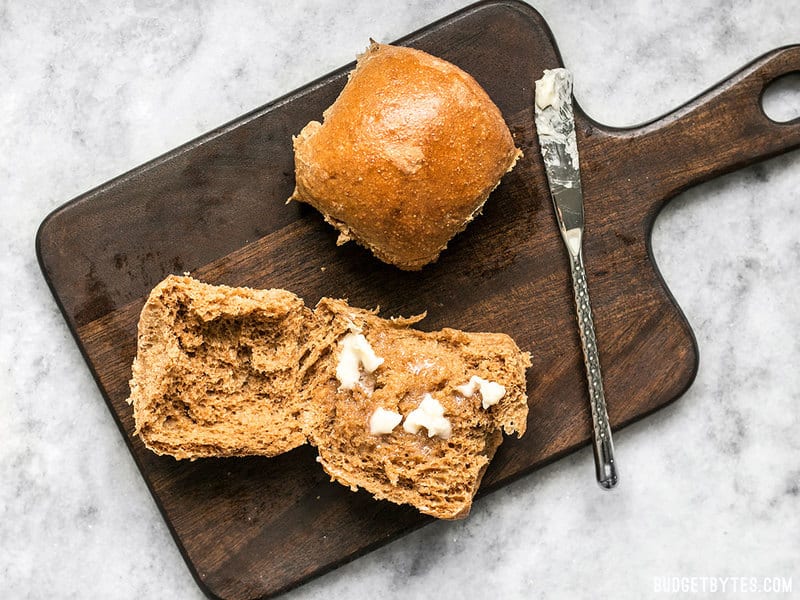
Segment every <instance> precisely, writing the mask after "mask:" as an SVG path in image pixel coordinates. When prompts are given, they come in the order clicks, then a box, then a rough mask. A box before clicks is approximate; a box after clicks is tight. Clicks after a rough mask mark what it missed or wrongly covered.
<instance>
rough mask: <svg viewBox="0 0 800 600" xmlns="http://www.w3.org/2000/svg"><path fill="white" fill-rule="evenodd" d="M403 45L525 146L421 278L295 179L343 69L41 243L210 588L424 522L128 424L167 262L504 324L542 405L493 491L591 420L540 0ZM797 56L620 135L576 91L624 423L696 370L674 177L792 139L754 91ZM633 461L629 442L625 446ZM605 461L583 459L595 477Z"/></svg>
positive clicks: (256, 580)
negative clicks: (142, 313) (557, 215)
mask: <svg viewBox="0 0 800 600" xmlns="http://www.w3.org/2000/svg"><path fill="white" fill-rule="evenodd" d="M402 43H405V44H409V45H412V46H415V47H417V48H421V49H423V50H426V51H428V52H431V53H433V54H436V55H438V56H441V57H443V58H445V59H447V60H449V61H451V62H453V63H455V64H457V65H459V66H461V67H462V68H463V69H465V70H466V71H468V72H469V73H471V74H472V75H473V76H474V77H475V78H476V79H477V80H478V82H479V83H480V84H481V85H483V86H484V88H486V90H487V91H488V93H489V94H490V96H491V97H492V98H493V99H494V100H495V101H496V103H497V104H498V106H499V107H500V109H501V110H502V112H503V115H504V116H505V118H506V120H507V122H508V123H509V126H510V128H511V130H512V133H513V134H514V138H515V139H516V141H517V144H518V145H519V146H520V147H521V148H522V149H523V150H524V152H525V158H524V159H523V160H522V161H521V162H520V163H519V164H518V166H517V168H516V169H515V170H514V171H513V172H512V173H511V174H509V175H508V176H506V178H505V179H504V181H503V183H502V185H501V186H500V187H499V188H498V189H497V190H496V191H495V192H494V194H493V196H492V197H491V199H490V201H489V202H488V203H487V206H486V209H485V211H484V214H483V215H482V216H481V217H479V218H478V219H476V220H475V222H474V223H473V224H471V225H470V226H469V228H468V230H467V231H466V232H465V233H464V234H462V235H460V236H458V237H457V238H456V239H455V240H454V241H453V242H452V243H451V245H450V247H449V249H448V250H447V251H446V252H445V253H444V254H443V255H442V257H441V258H440V260H439V261H438V262H437V263H436V264H434V265H432V266H429V267H427V268H425V269H424V270H423V271H421V272H419V273H405V272H401V271H398V270H396V269H394V268H392V267H389V266H386V265H384V264H382V263H380V262H378V261H376V260H375V259H374V258H372V256H371V255H370V254H369V253H368V252H366V251H364V250H363V249H361V248H359V247H357V246H354V245H349V246H345V247H342V248H337V247H336V245H335V239H336V233H335V232H334V231H333V230H332V228H330V227H329V226H327V225H326V224H325V223H324V222H323V221H322V219H321V218H320V216H319V215H318V214H317V213H316V212H315V211H313V210H312V209H309V208H308V207H305V206H302V205H299V204H297V203H293V204H291V205H289V206H286V205H285V204H284V200H285V199H286V198H287V197H288V196H289V194H290V193H291V191H292V188H293V185H294V181H293V162H292V152H291V135H292V134H296V133H297V132H299V131H300V129H301V128H302V126H303V125H304V124H305V123H306V122H307V121H309V120H311V119H319V118H320V116H321V114H322V111H323V109H324V108H325V107H327V106H328V105H329V104H330V103H331V102H332V101H333V99H334V98H335V97H336V96H337V94H338V93H339V91H340V90H341V88H342V86H343V85H344V81H345V73H346V71H347V70H349V68H350V65H348V66H347V67H344V68H343V69H341V70H339V71H337V72H335V73H333V74H331V75H330V76H328V77H325V78H323V79H321V80H319V81H317V82H314V83H312V84H310V85H309V86H307V87H305V88H303V89H301V90H298V91H297V92H295V93H293V94H290V95H289V96H287V97H285V98H282V99H280V100H278V101H276V102H273V103H271V104H268V105H266V106H264V107H262V108H260V109H258V110H256V111H254V112H253V113H250V114H249V115H246V116H244V117H242V118H241V119H238V120H237V121H234V122H232V123H230V124H228V125H225V126H223V127H221V128H220V129H218V130H216V131H213V132H211V133H209V134H207V135H205V136H203V137H201V138H199V139H197V140H195V141H193V142H191V143H189V144H187V145H185V146H183V147H181V148H179V149H177V150H175V151H174V152H171V153H169V154H167V155H165V156H163V157H161V158H159V159H156V160H155V161H153V162H151V163H148V164H146V165H144V166H142V167H140V168H138V169H135V170H134V171H132V172H130V173H128V174H126V175H124V176H122V177H120V178H118V179H115V180H113V181H111V182H109V183H107V184H105V185H103V186H101V187H99V188H97V189H95V190H93V191H91V192H88V193H87V194H84V195H83V196H81V197H79V198H77V199H75V200H73V201H72V202H70V203H69V204H67V205H65V206H64V207H62V208H60V209H58V210H57V211H55V212H54V213H53V214H52V215H50V216H49V217H48V218H47V219H46V220H45V222H44V223H43V224H42V226H41V228H40V231H39V234H38V237H37V252H38V254H39V260H40V264H41V267H42V270H43V272H44V275H45V277H46V279H47V281H48V283H49V285H50V286H51V289H52V291H53V293H54V295H55V297H56V300H57V302H58V303H59V305H60V307H61V309H62V311H63V313H64V316H65V318H66V320H67V322H68V324H69V327H70V329H71V330H72V332H73V334H74V335H75V338H76V340H77V342H78V344H79V346H80V347H81V350H82V351H83V353H84V355H85V357H86V360H87V362H88V364H89V366H90V368H91V369H92V372H93V374H94V375H95V377H96V379H97V381H98V384H99V385H100V388H101V390H102V391H103V394H104V396H105V398H106V400H107V402H108V404H109V407H110V408H111V412H112V414H113V415H114V417H115V418H116V420H117V422H118V424H119V427H120V429H121V431H122V433H123V435H124V436H125V439H126V440H127V442H128V444H129V446H130V449H131V452H132V453H133V455H134V457H135V459H136V462H137V464H138V466H139V468H140V470H141V472H142V474H143V476H144V479H145V481H146V482H147V485H148V486H149V487H150V490H151V491H152V493H153V495H154V497H155V498H156V501H157V503H158V505H159V507H160V508H161V510H162V512H163V514H164V518H165V519H166V521H167V523H168V525H169V527H170V529H171V531H172V533H173V535H174V536H175V539H176V541H177V543H178V545H179V547H180V549H181V552H182V553H183V555H184V557H185V558H186V560H187V563H188V564H189V567H190V568H191V570H192V572H193V574H194V575H195V577H196V579H197V581H198V582H199V583H200V585H201V586H202V587H203V589H204V590H205V591H206V592H207V593H208V594H209V595H211V596H214V597H221V598H232V599H233V598H236V599H239V598H258V597H265V596H269V595H272V594H276V593H278V592H280V591H283V590H286V589H288V588H290V587H292V586H295V585H297V584H298V583H300V582H302V581H304V580H306V579H308V578H309V577H312V576H315V575H319V574H320V573H322V572H324V571H326V570H328V569H330V568H333V567H334V566H336V565H338V564H340V563H342V562H343V561H346V560H350V559H352V558H353V557H356V556H358V555H360V554H363V553H364V552H366V551H368V550H370V549H372V548H374V547H377V546H379V545H381V544H384V543H386V542H387V541H389V540H391V539H393V538H395V537H397V536H398V535H401V534H403V533H406V532H408V531H410V530H411V529H413V528H415V527H418V526H420V525H421V524H424V523H426V522H428V520H429V519H427V518H425V517H421V516H420V515H419V514H418V513H416V511H414V510H412V509H409V508H404V507H397V506H393V505H391V504H388V503H386V502H377V501H374V500H372V499H371V498H370V497H369V495H368V494H366V493H364V492H359V493H351V492H350V491H348V490H347V489H345V488H344V487H341V486H339V485H335V484H332V483H330V482H329V481H328V480H327V477H325V475H324V474H323V472H322V470H321V469H319V468H318V466H317V465H316V464H315V462H314V452H313V450H311V449H310V448H301V449H298V450H295V451H293V452H290V453H288V454H286V455H284V456H281V457H277V458H273V459H264V458H248V459H220V460H201V461H197V462H194V463H190V462H180V463H178V462H176V461H174V460H172V459H170V458H165V457H158V456H155V455H154V454H152V453H150V452H148V451H147V450H146V449H144V447H143V446H142V444H141V443H140V441H139V440H138V439H134V438H133V437H132V435H131V434H132V431H133V420H132V415H131V410H130V408H129V407H128V405H127V404H126V402H125V398H126V397H127V395H128V378H129V377H130V365H131V360H132V359H133V356H134V353H135V350H136V321H137V318H138V312H139V310H140V308H141V306H142V304H143V301H144V297H145V296H146V295H147V293H148V292H149V291H150V289H151V288H152V286H153V285H155V284H156V283H157V282H158V281H160V280H161V279H162V278H163V277H165V276H166V275H167V274H169V273H175V272H183V271H191V272H192V273H193V275H195V276H197V277H199V278H201V279H203V280H206V281H209V282H214V283H227V284H234V285H250V286H254V287H282V288H287V289H289V290H292V291H293V292H295V293H297V294H299V295H300V296H302V297H304V298H305V300H306V301H307V302H308V303H309V304H313V303H315V302H316V301H317V300H318V299H319V298H320V297H322V296H334V297H347V298H349V299H350V301H351V303H353V304H354V305H357V306H363V307H375V306H378V305H380V307H381V310H382V314H384V315H398V314H402V315H409V314H415V313H419V312H422V311H425V310H427V311H428V318H427V319H426V320H425V321H424V322H423V323H422V324H421V327H422V328H423V329H425V328H427V329H435V328H440V327H443V326H453V327H458V328H461V329H466V330H475V331H503V332H506V333H509V334H511V335H512V336H513V337H514V338H515V339H516V340H517V342H518V344H519V345H520V346H521V347H522V348H523V349H525V350H529V351H531V352H532V353H533V367H532V368H531V369H530V371H529V378H528V393H529V396H530V409H531V410H530V418H529V423H528V433H527V434H526V435H525V436H524V438H523V439H522V440H516V439H509V440H507V441H506V442H505V444H504V445H503V446H502V447H501V449H500V451H499V452H498V454H497V456H496V458H495V460H494V462H493V463H492V465H491V467H490V469H489V471H488V472H487V474H486V477H485V479H484V484H483V487H482V493H485V492H486V491H488V490H491V489H495V488H497V487H499V486H501V485H504V484H506V483H508V482H509V481H511V480H512V479H514V478H516V477H519V476H521V475H523V474H525V473H528V472H530V471H532V470H534V469H536V468H538V467H540V466H542V465H544V464H545V463H547V462H549V461H552V460H554V459H556V458H558V457H560V456H563V455H564V454H566V453H568V452H571V451H573V450H575V449H576V448H578V447H580V446H582V445H584V444H586V443H587V442H588V441H589V438H590V417H589V412H588V404H587V400H586V392H585V382H584V374H583V370H582V369H583V367H582V362H581V356H580V345H579V339H578V333H577V328H576V327H575V324H574V319H575V317H574V313H573V305H572V297H571V287H570V282H569V270H568V264H567V259H566V256H565V253H564V250H563V248H562V245H561V240H560V238H559V235H558V233H557V229H556V225H555V221H554V217H553V211H552V207H551V202H550V199H549V195H548V192H547V187H546V182H545V177H544V171H543V166H542V164H541V161H540V158H539V151H538V145H537V142H536V136H535V132H534V129H533V118H532V117H533V115H532V110H531V107H532V99H533V98H532V94H533V91H532V90H533V86H532V82H533V81H534V79H536V78H538V77H539V76H540V75H541V72H542V70H543V69H545V68H553V67H556V66H560V64H561V60H560V57H559V55H558V51H557V49H556V46H555V43H554V41H553V39H552V36H551V34H550V32H549V30H548V28H547V26H546V24H545V23H544V21H543V20H542V19H541V17H540V16H539V15H538V14H537V13H536V12H535V11H534V10H533V9H531V8H530V7H528V6H527V5H523V4H521V3H516V2H513V1H506V2H490V3H484V4H480V5H476V6H474V7H471V8H468V9H466V10H464V11H462V12H460V13H457V14H455V15H453V16H451V17H449V18H447V19H444V20H443V21H440V22H438V23H435V24H433V25H431V26H430V27H428V28H426V29H424V30H422V31H419V32H417V33H415V34H413V35H411V36H409V37H408V38H406V39H404V40H402ZM799 69H800V47H798V46H794V47H789V48H783V49H780V50H776V51H774V52H772V53H770V54H768V55H766V56H764V57H762V58H761V59H759V60H757V61H755V62H754V63H752V64H751V65H749V66H748V67H746V68H744V69H743V70H742V71H740V72H739V73H737V74H735V75H734V76H732V77H731V78H730V79H728V80H727V81H725V82H723V83H721V84H719V85H718V86H717V87H715V88H714V89H712V90H711V91H709V92H707V93H706V94H704V95H702V96H700V97H698V98H697V99H695V100H694V101H692V102H690V103H689V104H687V105H686V106H684V107H682V108H681V109H679V110H677V111H675V112H674V113H672V114H670V115H668V116H666V117H664V118H662V119H659V120H657V121H655V122H653V123H649V124H646V125H644V126H641V127H637V128H633V129H626V130H621V129H611V128H608V127H604V126H602V125H600V124H598V123H596V122H593V121H592V120H591V119H589V118H588V117H587V116H586V115H585V114H584V113H583V112H582V111H581V110H580V108H579V107H576V120H577V124H578V143H579V148H580V152H581V162H582V167H583V184H584V191H585V199H586V222H587V233H586V236H587V237H586V242H585V243H586V246H585V254H586V264H587V271H588V279H589V287H590V289H591V290H592V298H593V303H594V308H595V318H596V328H597V337H598V345H599V349H600V355H601V357H602V362H603V365H604V368H605V383H606V394H607V397H608V408H609V414H610V418H611V421H612V423H613V424H614V426H615V427H617V428H619V427H622V426H624V425H626V424H628V423H630V422H632V421H634V420H636V419H639V418H641V417H643V416H644V415H647V414H648V413H650V412H652V411H654V410H656V409H658V408H660V407H662V406H664V405H666V404H667V403H669V402H671V401H673V400H674V399H676V398H677V397H678V396H679V395H680V394H681V393H683V392H684V391H685V390H686V389H687V387H688V386H689V385H690V384H691V382H692V379H693V378H694V375H695V372H696V369H697V347H696V344H695V341H694V338H693V335H692V332H691V330H690V328H689V326H688V324H687V323H686V321H685V319H684V318H683V316H682V314H681V312H680V310H679V309H678V307H677V306H676V305H675V303H674V301H673V300H672V298H671V296H670V294H669V291H668V290H667V289H666V288H665V286H664V284H663V281H662V280H661V278H660V276H659V274H658V270H657V268H656V266H655V264H654V263H653V260H652V256H651V253H650V230H651V227H652V224H653V220H654V218H655V216H656V214H657V213H658V211H659V210H660V208H661V207H662V206H663V205H664V203H665V202H666V201H667V200H668V199H669V198H671V197H672V196H674V195H675V194H676V193H678V192H679V191H681V190H682V189H684V188H686V187H688V186H690V185H692V184H695V183H698V182H700V181H703V180H705V179H708V178H710V177H713V176H715V175H718V174H720V173H723V172H725V171H728V170H731V169H735V168H737V167H740V166H743V165H746V164H750V163H752V162H754V161H756V160H760V159H764V158H767V157H769V156H772V155H775V154H778V153H781V152H785V151H787V150H790V149H792V148H796V147H798V145H800V122H798V121H794V122H791V123H787V124H783V125H779V124H776V123H773V122H771V121H769V120H768V119H767V118H766V117H765V116H764V114H763V112H762V110H761V105H760V97H761V93H762V91H763V89H764V87H765V86H766V85H767V84H768V83H769V82H771V81H772V80H773V79H775V78H776V77H778V76H780V75H782V74H785V73H788V72H791V71H796V70H799ZM621 460H622V461H623V462H624V456H623V457H622V458H621ZM586 477H587V478H590V477H592V474H591V473H587V474H586Z"/></svg>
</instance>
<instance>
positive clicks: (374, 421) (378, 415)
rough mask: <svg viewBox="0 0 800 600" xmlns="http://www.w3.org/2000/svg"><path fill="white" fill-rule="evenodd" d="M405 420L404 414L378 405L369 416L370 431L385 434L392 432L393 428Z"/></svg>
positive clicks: (373, 433) (374, 433)
mask: <svg viewBox="0 0 800 600" xmlns="http://www.w3.org/2000/svg"><path fill="white" fill-rule="evenodd" d="M402 420H403V415H401V414H400V413H396V412H394V411H391V410H386V409H385V408H382V407H380V406H379V407H378V408H376V409H375V412H374V413H372V416H371V417H370V418H369V432H370V433H371V434H372V435H385V434H387V433H392V430H393V429H394V428H395V427H397V426H398V425H399V424H400V421H402Z"/></svg>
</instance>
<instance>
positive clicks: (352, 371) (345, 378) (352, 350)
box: [336, 333, 383, 390]
mask: <svg viewBox="0 0 800 600" xmlns="http://www.w3.org/2000/svg"><path fill="white" fill-rule="evenodd" d="M382 364H383V359H382V358H380V357H379V356H377V355H376V354H375V351H374V350H373V349H372V346H370V345H369V342H368V341H367V338H365V337H364V335H363V334H361V333H348V334H347V335H346V336H344V339H342V343H341V351H340V352H339V363H338V364H337V365H336V379H338V380H339V389H342V390H352V389H355V387H356V384H357V383H358V380H359V379H360V378H361V369H362V368H363V369H364V372H365V373H372V372H373V371H375V369H377V368H378V367H380V366H381V365H382Z"/></svg>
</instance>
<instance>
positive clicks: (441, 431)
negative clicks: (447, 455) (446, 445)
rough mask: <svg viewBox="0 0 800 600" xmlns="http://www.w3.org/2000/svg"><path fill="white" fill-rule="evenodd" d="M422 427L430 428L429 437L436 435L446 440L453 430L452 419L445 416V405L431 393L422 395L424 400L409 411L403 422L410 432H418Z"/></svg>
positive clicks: (404, 427)
mask: <svg viewBox="0 0 800 600" xmlns="http://www.w3.org/2000/svg"><path fill="white" fill-rule="evenodd" d="M422 427H424V428H425V429H427V430H428V437H433V436H435V435H436V436H439V437H440V438H442V439H445V440H446V439H448V438H449V437H450V434H451V433H452V432H453V430H452V427H451V426H450V420H449V419H448V418H447V417H445V416H444V406H442V405H441V404H440V403H439V401H438V400H437V399H436V398H434V397H433V396H431V395H430V394H425V395H424V396H423V397H422V402H420V403H419V406H418V407H417V408H415V409H414V410H412V411H411V412H410V413H408V415H407V416H406V420H405V422H404V423H403V429H405V430H406V431H407V432H408V433H418V432H419V430H420V429H421V428H422Z"/></svg>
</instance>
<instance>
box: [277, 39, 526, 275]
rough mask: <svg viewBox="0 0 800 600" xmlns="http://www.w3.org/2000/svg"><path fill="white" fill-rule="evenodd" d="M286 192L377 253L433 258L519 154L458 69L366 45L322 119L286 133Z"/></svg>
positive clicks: (422, 260) (399, 262) (411, 264)
mask: <svg viewBox="0 0 800 600" xmlns="http://www.w3.org/2000/svg"><path fill="white" fill-rule="evenodd" d="M293 141H294V154H295V176H296V187H295V190H294V194H293V195H292V197H291V198H290V200H298V201H300V202H306V203H308V204H311V205H312V206H314V207H315V208H316V209H317V210H319V211H320V212H321V213H322V214H323V215H324V216H325V220H326V221H327V222H328V223H330V224H331V225H333V226H334V227H336V228H337V229H338V230H339V231H340V235H339V240H338V243H339V244H343V243H345V242H347V241H349V240H355V241H356V242H358V243H360V244H362V245H363V246H365V247H367V248H369V249H370V250H371V251H372V252H373V253H374V254H375V256H377V257H378V258H379V259H380V260H382V261H384V262H387V263H390V264H393V265H396V266H397V267H399V268H401V269H404V270H409V271H414V270H418V269H421V268H422V267H423V266H424V265H426V264H428V263H431V262H434V261H435V260H436V259H437V258H438V256H439V253H440V252H441V251H442V250H444V249H445V247H446V246H447V243H448V241H449V240H450V239H451V238H452V237H453V236H454V235H456V234H457V233H459V232H460V231H463V230H464V228H465V227H466V226H467V224H468V223H469V222H470V221H471V220H472V219H473V218H474V217H475V215H476V214H478V213H479V212H480V211H481V209H482V208H483V204H484V203H485V202H486V199H487V198H488V196H489V193H490V192H491V191H492V190H493V189H494V188H495V187H496V186H497V184H498V183H499V182H500V179H501V178H502V176H503V175H504V174H505V173H506V172H508V171H510V170H511V168H512V167H513V166H514V163H515V162H516V161H517V159H518V158H519V157H520V156H521V154H522V153H521V152H520V150H518V149H517V148H516V147H515V146H514V141H513V139H512V138H511V133H510V132H509V130H508V127H507V126H506V124H505V122H504V121H503V116H502V115H501V114H500V110H499V109H498V108H497V106H495V104H494V103H493V102H492V100H491V99H490V98H489V96H488V95H487V94H486V92H485V91H484V90H483V88H481V87H480V85H478V83H477V82H476V81H475V80H474V79H473V78H472V77H471V76H470V75H468V74H467V73H465V72H464V71H462V70H461V69H459V68H458V67H456V66H454V65H452V64H450V63H448V62H446V61H444V60H442V59H439V58H436V57H434V56H431V55H430V54H426V53H425V52H422V51H420V50H414V49H412V48H403V47H397V46H390V45H385V44H378V43H375V42H372V44H371V45H370V46H369V48H368V49H367V51H366V52H365V53H364V54H362V55H361V56H359V57H358V62H357V65H356V68H355V69H354V70H353V71H352V72H351V73H350V75H349V78H348V82H347V84H346V85H345V87H344V89H343V90H342V92H341V94H340V95H339V97H338V98H337V99H336V101H335V102H334V103H333V104H332V105H331V106H330V107H329V108H328V109H327V110H326V111H325V112H324V114H323V122H322V123H319V122H318V121H311V122H310V123H308V125H306V126H305V127H304V128H303V130H302V131H301V132H300V134H299V135H298V136H297V137H295V138H294V140H293Z"/></svg>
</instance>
